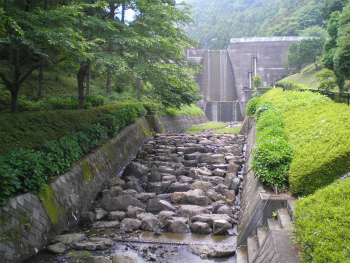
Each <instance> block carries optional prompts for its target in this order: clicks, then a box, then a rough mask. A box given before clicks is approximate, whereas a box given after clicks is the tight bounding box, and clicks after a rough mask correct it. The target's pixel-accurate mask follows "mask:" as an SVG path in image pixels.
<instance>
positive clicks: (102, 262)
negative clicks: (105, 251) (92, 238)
mask: <svg viewBox="0 0 350 263" xmlns="http://www.w3.org/2000/svg"><path fill="white" fill-rule="evenodd" d="M80 262H81V263H110V262H111V260H110V259H109V258H107V257H95V256H90V257H86V258H82V259H80Z"/></svg>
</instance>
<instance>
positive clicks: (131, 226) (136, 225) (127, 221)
mask: <svg viewBox="0 0 350 263" xmlns="http://www.w3.org/2000/svg"><path fill="white" fill-rule="evenodd" d="M140 228H141V220H139V219H136V218H124V219H123V221H122V222H121V223H120V229H123V230H124V231H125V232H133V231H135V230H138V229H140Z"/></svg>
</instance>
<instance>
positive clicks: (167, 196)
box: [155, 193, 173, 202]
mask: <svg viewBox="0 0 350 263" xmlns="http://www.w3.org/2000/svg"><path fill="white" fill-rule="evenodd" d="M172 195H173V194H172V193H170V194H159V195H157V196H156V197H155V198H157V199H160V200H165V201H168V202H171V197H172Z"/></svg>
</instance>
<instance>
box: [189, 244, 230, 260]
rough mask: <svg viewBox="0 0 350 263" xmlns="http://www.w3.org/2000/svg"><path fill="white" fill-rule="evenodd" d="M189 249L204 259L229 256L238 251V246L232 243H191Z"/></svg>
mask: <svg viewBox="0 0 350 263" xmlns="http://www.w3.org/2000/svg"><path fill="white" fill-rule="evenodd" d="M188 250H189V251H190V252H192V253H194V254H197V255H199V256H200V257H201V258H203V259H205V258H220V257H229V256H233V255H234V254H235V253H236V247H235V246H232V245H190V246H189V247H188Z"/></svg>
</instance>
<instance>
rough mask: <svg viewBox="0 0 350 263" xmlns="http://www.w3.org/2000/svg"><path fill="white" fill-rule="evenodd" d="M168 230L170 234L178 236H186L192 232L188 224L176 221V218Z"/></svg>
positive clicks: (170, 223)
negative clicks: (185, 234)
mask: <svg viewBox="0 0 350 263" xmlns="http://www.w3.org/2000/svg"><path fill="white" fill-rule="evenodd" d="M167 229H168V231H169V232H171V233H177V234H180V233H181V234H184V233H189V232H190V230H189V229H188V226H187V225H186V223H184V222H183V221H181V220H175V218H174V220H173V221H170V222H169V224H168V227H167Z"/></svg>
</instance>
